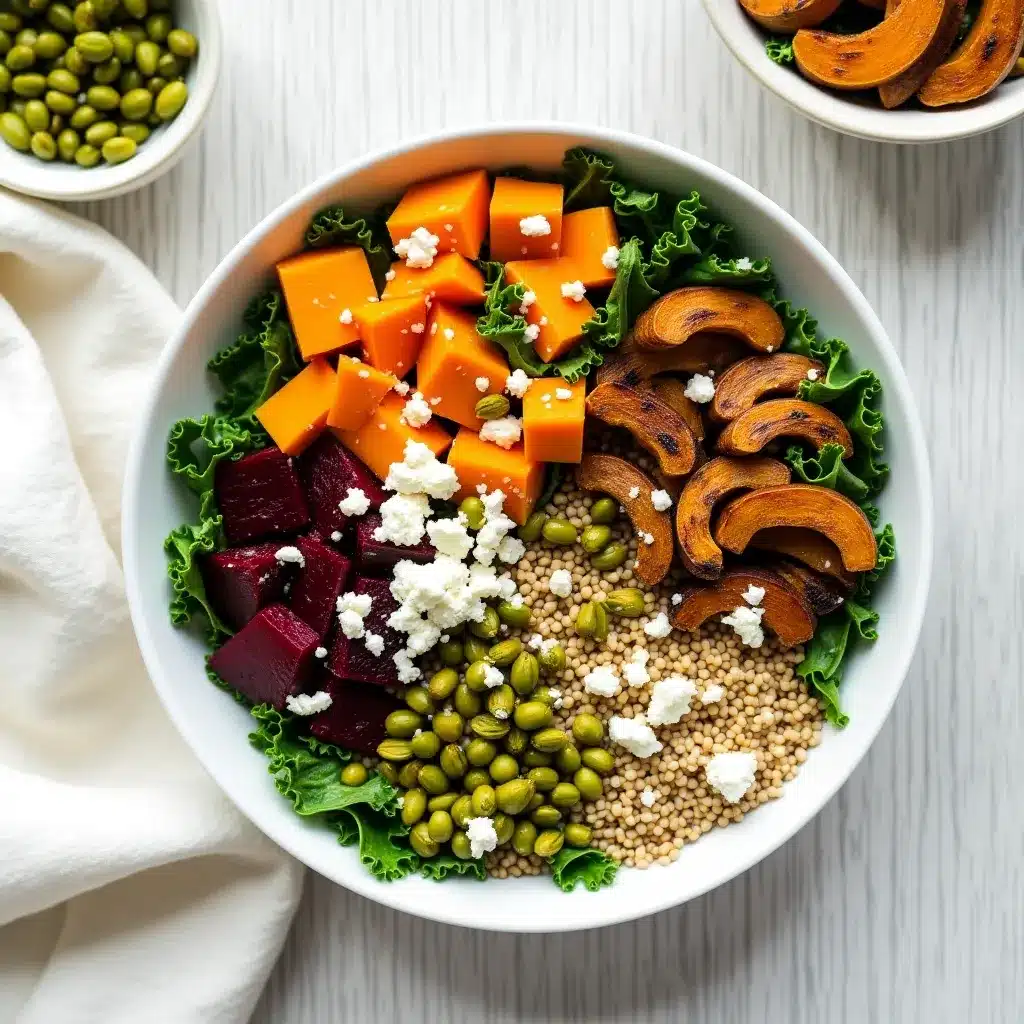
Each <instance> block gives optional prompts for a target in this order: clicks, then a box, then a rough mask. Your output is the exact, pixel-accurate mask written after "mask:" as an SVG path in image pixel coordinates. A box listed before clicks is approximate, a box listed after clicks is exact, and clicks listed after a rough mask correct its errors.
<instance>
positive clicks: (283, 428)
mask: <svg viewBox="0 0 1024 1024" xmlns="http://www.w3.org/2000/svg"><path fill="white" fill-rule="evenodd" d="M337 388H338V381H337V377H336V376H335V373H334V370H332V369H331V366H330V364H329V363H328V362H327V360H325V359H314V360H313V361H312V362H311V363H310V364H309V366H307V367H306V368H305V369H304V370H303V371H302V372H301V373H300V374H299V375H298V376H297V377H293V378H292V379H291V380H290V381H288V383H287V384H285V386H284V387H283V388H281V389H280V390H279V391H275V392H274V394H272V395H271V396H270V397H269V398H268V399H267V400H266V401H265V402H264V403H263V404H262V405H261V406H260V407H259V408H258V409H257V410H256V418H257V419H258V420H259V421H260V423H262V424H263V427H264V429H265V430H266V432H267V433H268V434H269V435H270V436H271V437H272V438H273V440H274V444H276V445H277V446H278V448H280V449H281V451H283V452H285V453H286V454H287V455H298V454H299V453H300V452H302V451H304V450H305V449H306V448H308V447H309V446H310V445H311V444H312V443H313V442H314V441H315V440H316V439H317V437H318V436H319V434H320V431H321V430H323V429H324V425H325V424H326V423H327V414H328V412H330V410H331V406H332V405H333V404H334V394H335V392H336V391H337Z"/></svg>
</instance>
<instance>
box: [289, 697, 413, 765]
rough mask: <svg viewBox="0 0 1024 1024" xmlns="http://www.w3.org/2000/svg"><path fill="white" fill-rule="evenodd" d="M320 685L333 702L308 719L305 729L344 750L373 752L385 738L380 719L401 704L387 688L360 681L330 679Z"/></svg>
mask: <svg viewBox="0 0 1024 1024" xmlns="http://www.w3.org/2000/svg"><path fill="white" fill-rule="evenodd" d="M324 688H325V689H326V690H327V692H328V693H329V694H330V695H331V698H332V700H333V703H332V704H331V706H330V707H329V708H328V709H327V710H326V711H321V712H320V714H318V715H314V716H313V717H312V718H310V720H309V731H310V732H311V733H312V734H313V735H314V736H316V737H317V738H318V739H321V740H326V742H328V743H336V744H337V745H338V746H339V747H344V748H345V749H346V750H354V751H356V752H357V753H360V754H376V753H377V744H379V743H380V742H381V741H382V740H384V739H386V738H387V733H386V732H385V730H384V719H385V718H387V716H388V715H389V714H391V712H392V711H396V710H397V709H398V708H401V707H404V706H405V705H404V704H403V703H402V702H401V701H400V700H399V699H398V698H397V697H393V696H392V695H391V694H390V693H388V692H387V690H382V689H380V688H379V687H376V686H364V685H363V684H362V683H347V682H343V681H341V680H339V679H334V680H331V681H330V682H329V683H327V684H326V685H325V687H324Z"/></svg>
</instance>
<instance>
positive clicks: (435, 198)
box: [388, 170, 491, 260]
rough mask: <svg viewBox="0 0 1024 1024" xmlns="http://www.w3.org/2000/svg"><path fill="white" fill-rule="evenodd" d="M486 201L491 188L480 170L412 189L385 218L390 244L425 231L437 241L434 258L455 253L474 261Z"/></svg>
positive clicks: (480, 240) (483, 228) (481, 237)
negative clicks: (415, 232)
mask: <svg viewBox="0 0 1024 1024" xmlns="http://www.w3.org/2000/svg"><path fill="white" fill-rule="evenodd" d="M490 198H491V184H490V181H489V180H488V178H487V172H486V171H482V170H481V171H462V172H461V173H459V174H451V175H449V176H448V177H446V178H435V179H434V180H433V181H422V182H420V183H419V184H418V185H413V186H412V187H411V188H409V189H408V191H407V192H406V193H405V195H404V196H402V199H401V201H400V202H399V204H398V205H397V206H396V207H395V210H394V213H392V214H391V216H390V217H388V232H389V233H390V235H391V244H392V245H397V244H398V243H399V242H400V241H401V240H402V239H403V238H408V237H409V236H410V235H411V234H412V233H413V231H415V230H416V228H426V229H427V230H428V231H429V232H430V233H431V234H433V235H437V237H438V243H437V252H438V255H440V254H441V253H445V252H457V253H461V254H462V255H463V256H466V257H467V258H469V259H471V260H475V259H476V258H477V257H478V256H479V255H480V247H481V246H482V245H483V241H484V236H485V235H486V234H487V204H488V202H489V200H490Z"/></svg>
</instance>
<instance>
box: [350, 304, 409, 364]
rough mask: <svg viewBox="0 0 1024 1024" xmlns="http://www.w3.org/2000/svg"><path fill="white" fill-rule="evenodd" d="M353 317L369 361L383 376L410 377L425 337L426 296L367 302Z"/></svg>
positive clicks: (354, 312) (353, 312)
mask: <svg viewBox="0 0 1024 1024" xmlns="http://www.w3.org/2000/svg"><path fill="white" fill-rule="evenodd" d="M352 315H353V316H354V317H355V319H356V323H358V324H359V333H360V336H361V337H362V340H363V351H364V352H365V353H366V361H367V362H368V363H369V364H370V365H371V366H375V367H377V369H378V370H380V371H381V372H383V373H393V374H394V375H395V376H396V377H406V376H408V374H409V371H410V370H411V369H412V368H413V366H415V365H416V357H417V356H418V355H419V352H420V346H421V345H422V344H423V338H424V337H425V335H426V329H427V305H426V299H425V296H423V295H409V296H406V297H405V298H404V299H386V300H385V301H383V302H367V303H364V304H363V305H362V306H359V307H358V308H357V309H354V310H353V311H352Z"/></svg>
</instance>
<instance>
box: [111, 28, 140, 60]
mask: <svg viewBox="0 0 1024 1024" xmlns="http://www.w3.org/2000/svg"><path fill="white" fill-rule="evenodd" d="M110 42H111V43H112V44H113V47H114V56H115V57H116V58H117V59H118V60H119V61H120V62H121V64H122V65H124V64H131V62H132V61H133V60H135V41H134V40H133V39H132V37H131V36H130V35H128V33H127V32H124V31H122V30H121V29H119V28H115V29H114V31H113V32H111V33H110Z"/></svg>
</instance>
